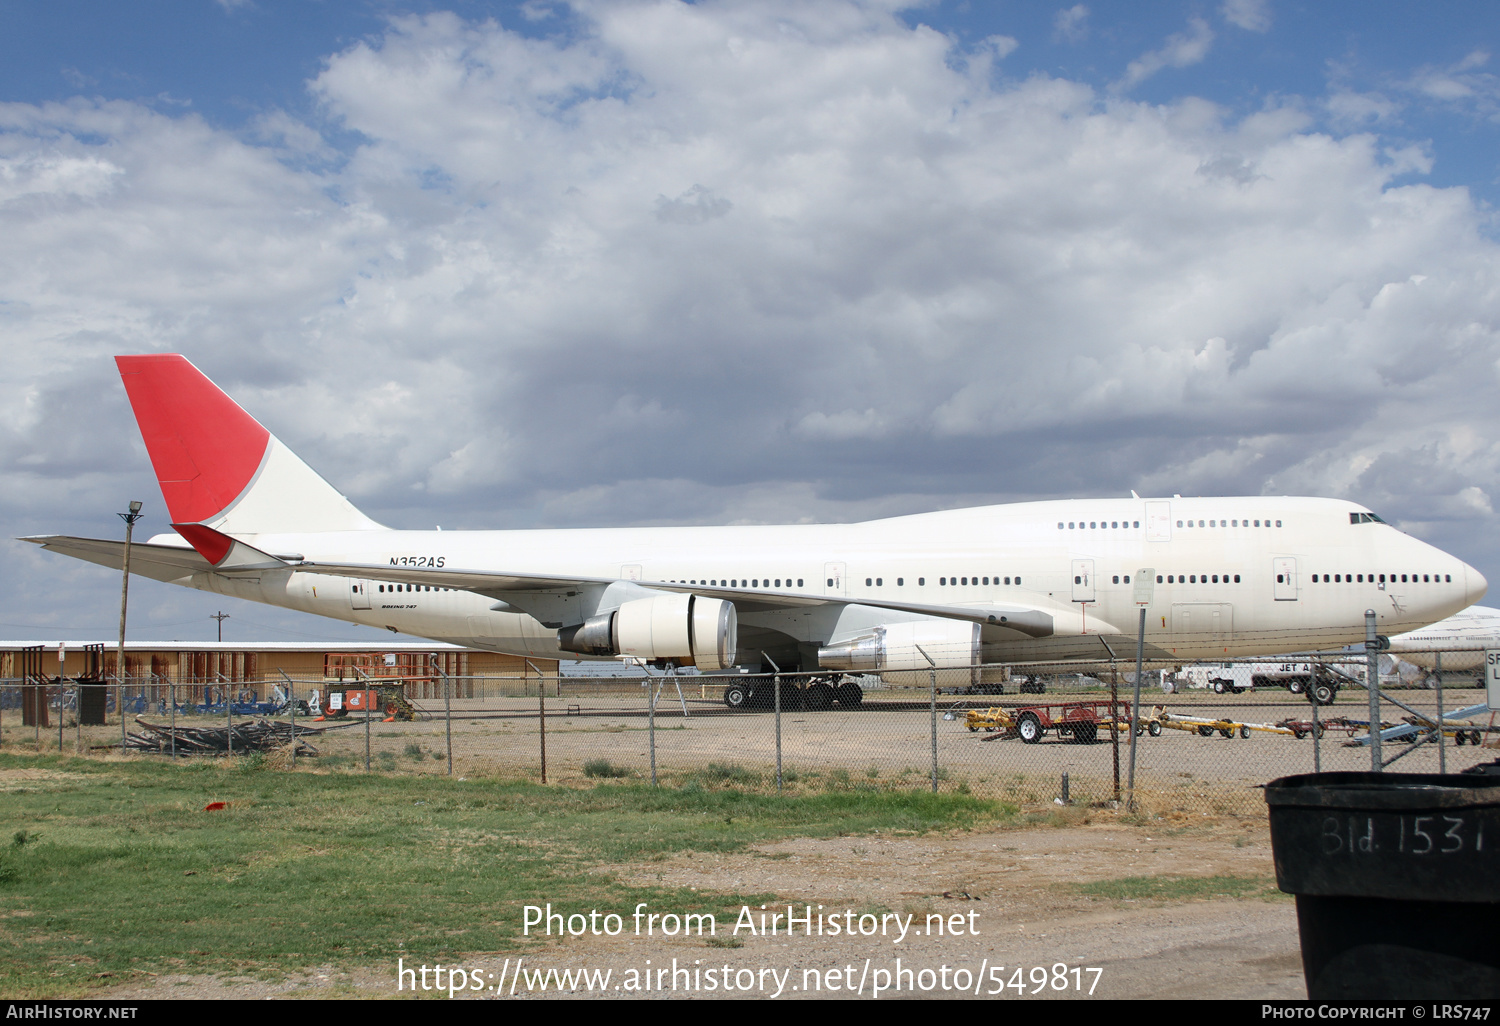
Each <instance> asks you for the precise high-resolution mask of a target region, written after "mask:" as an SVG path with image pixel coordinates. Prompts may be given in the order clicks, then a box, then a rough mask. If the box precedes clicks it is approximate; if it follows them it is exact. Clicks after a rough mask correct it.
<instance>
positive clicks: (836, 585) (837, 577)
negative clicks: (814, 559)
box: [823, 563, 844, 595]
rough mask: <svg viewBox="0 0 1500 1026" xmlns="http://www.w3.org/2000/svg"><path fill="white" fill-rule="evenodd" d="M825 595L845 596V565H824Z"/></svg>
mask: <svg viewBox="0 0 1500 1026" xmlns="http://www.w3.org/2000/svg"><path fill="white" fill-rule="evenodd" d="M823 594H825V595H842V594H844V564H843V563H824V564H823Z"/></svg>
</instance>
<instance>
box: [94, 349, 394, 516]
mask: <svg viewBox="0 0 1500 1026" xmlns="http://www.w3.org/2000/svg"><path fill="white" fill-rule="evenodd" d="M115 363H116V364H117V365H118V366H119V368H120V377H121V379H122V380H123V381H124V382H125V391H126V393H127V394H128V395H129V396H130V406H131V408H132V409H133V410H134V411H135V419H136V423H137V424H138V425H139V426H140V429H141V437H142V438H143V439H144V440H145V442H146V452H147V453H148V454H149V455H150V457H151V466H152V467H153V469H155V471H156V479H157V481H158V483H159V484H160V485H161V491H162V497H163V498H164V499H166V502H167V509H168V511H169V512H170V513H171V514H172V520H173V522H174V523H193V524H207V525H209V526H211V527H213V528H215V529H216V530H219V531H222V532H224V533H225V534H300V533H303V532H315V531H359V530H370V529H373V528H378V527H379V526H380V525H379V524H377V523H375V522H374V521H373V520H371V519H370V518H369V517H367V516H365V515H364V514H363V513H361V512H360V511H359V510H357V509H355V508H354V506H353V504H351V503H350V502H349V500H348V499H346V498H344V496H343V495H341V494H339V492H338V491H337V490H336V489H334V488H333V486H332V485H330V484H329V483H328V482H327V481H325V480H323V479H322V478H321V477H319V476H318V475H317V473H316V472H315V471H314V470H313V469H312V468H311V467H309V466H308V465H307V464H306V463H304V462H302V460H300V459H298V457H297V455H296V454H295V453H293V452H292V451H291V450H290V449H288V448H287V447H286V446H285V445H283V444H282V443H281V442H280V441H278V440H277V438H276V436H275V435H273V434H271V433H270V432H269V431H267V430H266V429H265V428H264V427H262V426H261V425H260V423H259V422H258V421H256V419H255V418H254V417H252V416H250V414H248V413H246V412H245V411H244V410H243V409H241V408H240V406H239V404H238V403H236V402H235V401H234V400H233V399H231V398H229V396H227V395H225V394H224V392H223V391H222V390H220V388H219V387H218V386H217V385H215V384H214V383H213V382H212V381H210V380H209V379H208V378H207V377H205V376H204V375H203V372H202V371H200V370H198V368H197V367H194V366H193V365H192V363H190V362H189V361H188V360H187V358H186V357H183V356H179V355H176V354H162V355H151V356H117V357H115Z"/></svg>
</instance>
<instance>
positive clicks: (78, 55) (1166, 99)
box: [0, 0, 1500, 640]
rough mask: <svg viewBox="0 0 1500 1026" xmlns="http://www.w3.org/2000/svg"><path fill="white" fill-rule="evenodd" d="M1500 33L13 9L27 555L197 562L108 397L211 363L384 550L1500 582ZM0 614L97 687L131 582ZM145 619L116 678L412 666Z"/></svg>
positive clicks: (787, 8) (221, 1)
mask: <svg viewBox="0 0 1500 1026" xmlns="http://www.w3.org/2000/svg"><path fill="white" fill-rule="evenodd" d="M1497 28H1500V8H1497V7H1496V6H1495V5H1494V4H1493V2H1488V0H1487V2H1475V3H1467V2H1462V0H1448V2H1446V3H1444V4H1443V5H1441V6H1440V7H1433V6H1431V5H1427V4H1417V3H1401V4H1397V3H1382V2H1371V0H1365V2H1359V3H1334V2H1326V0H1308V2H1304V3H1293V2H1290V0H1211V2H1208V0H1206V2H1188V3H1176V2H1161V3H1156V4H1153V5H1149V6H1147V5H1140V4H1136V3H1123V2H1088V3H1078V4H1074V5H1069V4H1066V3H1062V4H1057V3H1053V4H1049V3H1042V2H1027V3H1015V4H1006V3H985V4H973V5H972V7H971V5H970V4H968V3H960V4H954V3H947V2H944V3H932V4H925V5H902V4H899V3H896V2H891V0H884V2H868V3H859V2H840V0H824V2H819V3H812V4H809V3H804V2H787V3H777V2H773V0H755V2H746V3H719V2H708V3H699V4H684V3H678V2H639V3H635V2H620V0H616V2H608V3H593V2H580V3H574V4H567V3H553V2H546V0H530V2H527V3H524V4H511V3H477V2H457V3H451V4H440V3H429V2H426V0H414V2H411V3H405V4H403V3H395V2H377V0H366V2H360V0H299V2H292V0H284V2H272V0H218V2H213V0H144V2H138V3H133V4H107V3H97V2H83V0H57V2H53V3H48V4H35V3H31V2H27V0H0V370H3V380H4V388H5V400H4V402H3V404H0V526H3V527H4V529H5V534H6V536H8V537H14V536H18V535H24V534H40V533H54V532H62V533H77V534H87V535H93V536H101V535H103V536H115V535H118V534H119V533H120V529H121V525H120V522H119V520H118V519H117V518H116V517H115V516H114V512H115V511H116V510H119V509H123V508H124V506H125V504H126V503H127V502H128V501H129V500H130V499H132V498H140V499H143V500H146V511H147V514H148V516H147V519H146V521H145V522H144V524H143V525H142V527H141V528H140V529H138V530H140V531H143V532H144V534H145V535H146V536H149V535H150V534H153V533H157V532H159V531H162V530H166V523H167V521H166V516H165V510H164V508H163V506H162V502H161V497H160V493H159V492H158V490H157V488H156V484H155V479H154V478H153V476H152V475H151V472H150V466H149V464H148V462H147V459H146V456H145V451H144V448H143V447H142V445H141V443H140V439H139V436H138V434H137V432H136V430H135V426H134V422H133V420H132V419H131V417H130V414H129V410H128V406H127V404H126V401H125V396H124V393H123V390H122V389H121V387H120V384H119V379H118V377H117V376H116V375H115V371H114V366H113V363H112V361H111V359H110V357H111V356H113V355H114V354H117V353H142V352H181V353H185V354H187V355H188V357H189V358H190V359H192V360H193V361H194V362H195V363H197V364H198V365H199V366H200V367H201V368H202V369H203V370H204V371H205V372H207V373H208V374H209V375H210V376H211V377H213V378H214V379H215V380H216V381H218V382H219V383H220V385H222V386H223V387H224V388H225V389H226V390H227V391H229V392H230V393H231V394H232V395H234V396H235V397H236V398H237V399H239V401H240V402H241V403H242V405H244V406H245V407H246V408H247V409H249V410H250V411H251V412H252V413H254V414H255V415H256V416H257V417H258V418H259V419H260V420H261V421H262V422H264V423H265V424H266V425H267V426H268V427H269V428H270V429H271V430H272V431H274V432H275V433H276V434H278V435H279V436H280V437H281V438H282V439H283V440H285V441H286V442H287V443H288V444H290V445H291V446H292V448H293V449H295V450H296V451H298V452H299V453H300V454H301V455H302V456H303V457H304V458H305V459H307V460H308V462H310V463H311V464H312V465H313V466H314V467H316V468H317V469H318V470H319V471H321V472H322V473H323V474H324V476H326V477H327V478H329V479H330V480H331V481H333V482H334V483H335V484H336V485H337V486H339V487H340V488H342V489H343V490H345V491H346V492H347V493H348V494H349V495H350V497H351V498H352V499H353V500H354V501H355V502H356V503H357V504H358V505H360V506H361V507H362V508H363V509H365V510H366V511H367V512H368V513H370V514H371V515H372V516H374V517H375V518H376V519H378V520H381V521H382V522H384V523H387V524H390V525H391V526H397V527H413V528H427V527H431V526H433V525H434V524H441V525H442V526H443V527H444V528H447V529H454V528H477V527H525V526H560V527H565V526H599V525H629V524H663V523H665V524H676V523H681V524H719V523H747V522H748V523H773V522H796V521H838V520H852V519H864V518H869V517H875V516H884V515H891V514H899V513H909V512H917V511H921V510H926V509H933V508H941V507H952V506H961V505H972V504H982V503H991V502H1007V501H1020V500H1026V499H1034V498H1048V497H1065V496H1079V497H1085V496H1118V495H1127V494H1129V490H1130V489H1135V490H1137V491H1138V492H1140V493H1141V494H1143V495H1146V494H1171V493H1182V494H1205V495H1217V494H1261V493H1270V494H1309V495H1329V496H1340V497H1346V498H1350V499H1354V500H1356V501H1359V502H1364V503H1368V504H1369V505H1370V507H1371V508H1373V509H1374V510H1376V511H1377V512H1379V513H1380V514H1381V515H1382V516H1384V517H1385V518H1386V519H1388V520H1390V521H1392V522H1394V523H1397V524H1399V525H1400V526H1402V527H1403V528H1404V529H1405V530H1408V531H1410V532H1412V533H1414V534H1417V535H1419V536H1421V537H1423V538H1426V539H1428V540H1430V541H1432V542H1434V543H1435V544H1437V545H1439V546H1442V547H1443V548H1446V549H1448V550H1449V551H1451V552H1454V553H1455V554H1457V555H1459V556H1461V557H1463V558H1464V559H1467V560H1469V561H1470V562H1472V563H1474V564H1475V565H1476V566H1478V567H1479V568H1480V569H1481V570H1482V571H1484V572H1485V573H1486V574H1487V575H1488V576H1489V577H1490V579H1491V580H1496V581H1500V538H1497V534H1496V527H1497V522H1496V516H1495V509H1494V505H1495V503H1496V501H1497V496H1500V431H1497V428H1500V416H1497V414H1496V412H1494V411H1495V409H1496V402H1495V401H1494V399H1493V397H1494V396H1495V395H1496V394H1497V392H1500V247H1497V235H1500V233H1497V223H1496V217H1495V204H1496V203H1497V202H1500V54H1496V53H1494V52H1493V51H1494V50H1495V48H1496V45H1497V41H1500V40H1497V35H1500V34H1497ZM139 536H140V535H138V537H139ZM0 574H3V577H4V580H5V582H6V585H7V586H6V587H5V589H4V590H3V592H0V636H4V637H8V638H23V637H29V638H57V637H67V638H80V637H84V636H89V637H97V638H109V637H112V636H113V630H114V627H113V624H114V622H115V617H116V615H117V607H118V584H117V577H115V576H113V575H111V574H110V573H109V572H108V571H105V570H102V569H99V568H94V567H90V566H87V565H84V564H77V563H74V562H73V561H71V560H67V559H65V558H63V557H58V556H53V555H49V554H46V553H42V552H40V551H37V550H35V549H34V548H33V547H31V546H29V545H23V544H20V543H14V542H7V543H4V544H3V545H0ZM132 596H133V603H132V615H133V620H132V631H131V634H132V636H133V637H140V638H163V637H172V638H182V639H202V638H211V637H213V630H214V626H215V625H214V622H213V621H212V620H210V619H208V614H209V613H211V612H213V611H215V610H216V609H224V610H225V611H227V612H229V613H230V614H231V619H230V620H229V621H227V622H226V624H225V632H226V633H225V636H226V639H230V638H258V639H266V640H297V639H301V638H305V637H328V638H339V639H349V638H360V637H372V638H373V637H376V636H381V637H389V635H375V634H374V633H373V632H370V631H369V630H368V629H367V628H354V627H351V626H349V625H340V624H338V623H335V622H332V621H325V620H320V619H316V618H309V617H300V616H295V615H293V614H285V613H281V612H278V611H276V610H271V609H268V608H265V607H259V606H253V605H249V604H244V603H237V602H226V601H225V600H223V599H219V598H215V597H212V596H205V595H198V594H196V593H192V592H185V591H182V590H179V589H172V588H168V587H166V586H164V585H154V584H151V583H149V582H143V583H140V584H139V585H138V586H136V587H134V588H133V589H132Z"/></svg>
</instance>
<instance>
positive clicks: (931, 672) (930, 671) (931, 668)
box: [917, 645, 938, 794]
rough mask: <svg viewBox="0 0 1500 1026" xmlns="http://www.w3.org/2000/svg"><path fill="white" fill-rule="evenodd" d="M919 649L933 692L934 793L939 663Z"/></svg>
mask: <svg viewBox="0 0 1500 1026" xmlns="http://www.w3.org/2000/svg"><path fill="white" fill-rule="evenodd" d="M917 651H918V652H921V653H922V658H923V659H926V660H927V678H928V684H929V686H930V689H931V692H932V793H933V794H937V790H938V785H937V782H938V758H937V663H935V662H933V661H932V656H930V655H928V654H927V650H926V649H924V648H923V647H922V646H921V645H918V646H917Z"/></svg>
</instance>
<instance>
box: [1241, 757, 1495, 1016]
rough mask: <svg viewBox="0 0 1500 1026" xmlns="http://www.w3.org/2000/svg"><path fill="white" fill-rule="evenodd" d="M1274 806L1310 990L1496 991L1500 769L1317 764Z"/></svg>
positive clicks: (1470, 994) (1286, 783)
mask: <svg viewBox="0 0 1500 1026" xmlns="http://www.w3.org/2000/svg"><path fill="white" fill-rule="evenodd" d="M1266 804H1267V805H1268V806H1269V807H1270V815H1271V846H1272V849H1273V851H1274V853H1275V858H1276V883H1277V884H1278V886H1280V888H1281V889H1282V890H1283V891H1286V892H1287V893H1289V894H1294V895H1296V897H1297V929H1298V932H1299V934H1300V936H1301V942H1302V971H1303V975H1304V977H1305V978H1306V980H1307V996H1308V997H1309V998H1310V999H1313V1000H1325V999H1341V998H1342V999H1366V1000H1368V999H1385V998H1392V999H1403V998H1404V999H1439V1000H1441V999H1449V1000H1453V999H1460V998H1470V999H1480V998H1496V997H1500V775H1494V774H1479V775H1476V774H1452V773H1450V774H1436V773H1309V774H1304V775H1301V776H1294V777H1282V778H1280V779H1279V780H1273V781H1272V782H1271V783H1269V784H1267V785H1266Z"/></svg>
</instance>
